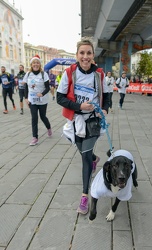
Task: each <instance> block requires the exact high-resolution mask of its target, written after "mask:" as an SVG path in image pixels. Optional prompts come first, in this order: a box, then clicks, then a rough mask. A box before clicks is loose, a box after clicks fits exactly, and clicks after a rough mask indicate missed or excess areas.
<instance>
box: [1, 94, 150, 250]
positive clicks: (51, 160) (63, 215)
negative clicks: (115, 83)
mask: <svg viewBox="0 0 152 250" xmlns="http://www.w3.org/2000/svg"><path fill="white" fill-rule="evenodd" d="M14 99H15V103H16V106H17V110H15V111H14V110H13V109H12V106H11V102H10V100H9V99H8V109H9V113H8V114H3V113H2V111H3V99H2V97H1V96H0V142H1V143H0V250H122V249H123V250H133V249H134V250H152V237H151V236H152V164H151V162H152V97H150V96H144V95H140V94H127V95H126V97H125V103H124V108H123V110H119V109H118V100H119V94H118V93H117V92H114V95H113V109H114V113H109V114H108V116H107V122H108V123H110V126H109V133H110V136H111V139H112V143H113V146H114V148H115V150H117V149H120V148H122V149H126V150H129V151H130V152H131V153H132V154H133V156H134V158H135V161H136V164H137V168H138V183H139V187H138V189H137V190H136V189H134V188H133V196H132V198H131V200H130V201H129V202H121V203H120V205H119V207H118V210H117V213H116V217H115V220H114V221H113V222H107V221H106V219H105V217H106V215H107V213H108V212H109V208H110V206H111V203H112V200H111V199H108V198H102V199H100V200H99V202H98V215H97V218H96V219H95V221H94V222H93V223H92V224H89V222H88V215H85V216H82V215H78V214H77V212H76V209H77V206H78V204H79V201H80V196H81V192H82V181H81V159H80V155H79V153H78V151H77V150H76V147H75V146H74V145H71V144H70V142H69V141H67V140H66V139H65V138H63V137H61V133H62V126H63V124H64V123H65V120H64V118H63V117H62V115H61V107H60V106H59V105H57V103H56V101H53V100H52V97H51V95H50V103H49V106H48V112H47V116H48V117H49V119H50V122H51V124H52V130H53V135H52V137H51V138H48V136H47V131H46V128H45V127H44V125H43V124H42V122H41V120H40V119H39V144H38V145H37V146H29V142H30V140H31V117H30V111H29V109H28V108H27V107H26V105H25V112H24V115H20V110H19V97H18V93H17V94H15V95H14ZM108 149H109V145H108V140H107V136H106V134H105V135H104V136H103V137H102V138H100V139H99V140H98V142H97V145H96V148H95V152H96V154H97V155H99V156H100V158H101V161H100V162H99V164H98V168H97V171H99V170H100V169H101V167H102V164H103V163H104V162H105V161H106V159H107V156H106V152H107V150H108Z"/></svg>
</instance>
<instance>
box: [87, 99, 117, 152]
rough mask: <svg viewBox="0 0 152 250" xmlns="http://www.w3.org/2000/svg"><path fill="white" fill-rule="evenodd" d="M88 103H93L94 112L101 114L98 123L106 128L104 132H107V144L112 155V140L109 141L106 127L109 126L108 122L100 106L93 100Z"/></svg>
mask: <svg viewBox="0 0 152 250" xmlns="http://www.w3.org/2000/svg"><path fill="white" fill-rule="evenodd" d="M89 103H90V104H93V105H94V106H95V109H94V110H95V112H96V113H100V115H101V118H100V125H101V128H102V129H105V130H106V134H107V138H108V143H109V146H110V153H111V155H112V156H114V152H113V149H114V147H113V146H112V141H111V138H110V135H109V131H108V127H109V125H110V124H108V123H107V122H106V118H105V115H104V113H103V111H102V109H101V108H100V106H99V105H98V104H96V103H94V102H89ZM107 154H108V153H107Z"/></svg>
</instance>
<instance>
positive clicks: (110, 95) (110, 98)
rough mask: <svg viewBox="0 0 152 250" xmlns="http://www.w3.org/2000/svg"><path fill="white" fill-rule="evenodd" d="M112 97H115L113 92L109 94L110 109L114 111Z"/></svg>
mask: <svg viewBox="0 0 152 250" xmlns="http://www.w3.org/2000/svg"><path fill="white" fill-rule="evenodd" d="M112 95H113V92H110V93H109V107H110V108H111V109H112Z"/></svg>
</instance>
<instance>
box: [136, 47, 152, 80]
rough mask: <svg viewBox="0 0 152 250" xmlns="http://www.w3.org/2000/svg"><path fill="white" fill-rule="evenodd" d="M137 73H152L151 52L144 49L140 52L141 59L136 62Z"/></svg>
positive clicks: (147, 74)
mask: <svg viewBox="0 0 152 250" xmlns="http://www.w3.org/2000/svg"><path fill="white" fill-rule="evenodd" d="M137 75H142V76H147V77H148V78H149V76H150V75H152V53H148V52H147V51H145V52H144V53H143V54H141V60H140V61H139V63H138V68H137Z"/></svg>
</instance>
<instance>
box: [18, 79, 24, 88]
mask: <svg viewBox="0 0 152 250" xmlns="http://www.w3.org/2000/svg"><path fill="white" fill-rule="evenodd" d="M22 83H23V80H22V79H19V80H18V85H19V87H21V88H24V85H23V84H22Z"/></svg>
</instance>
